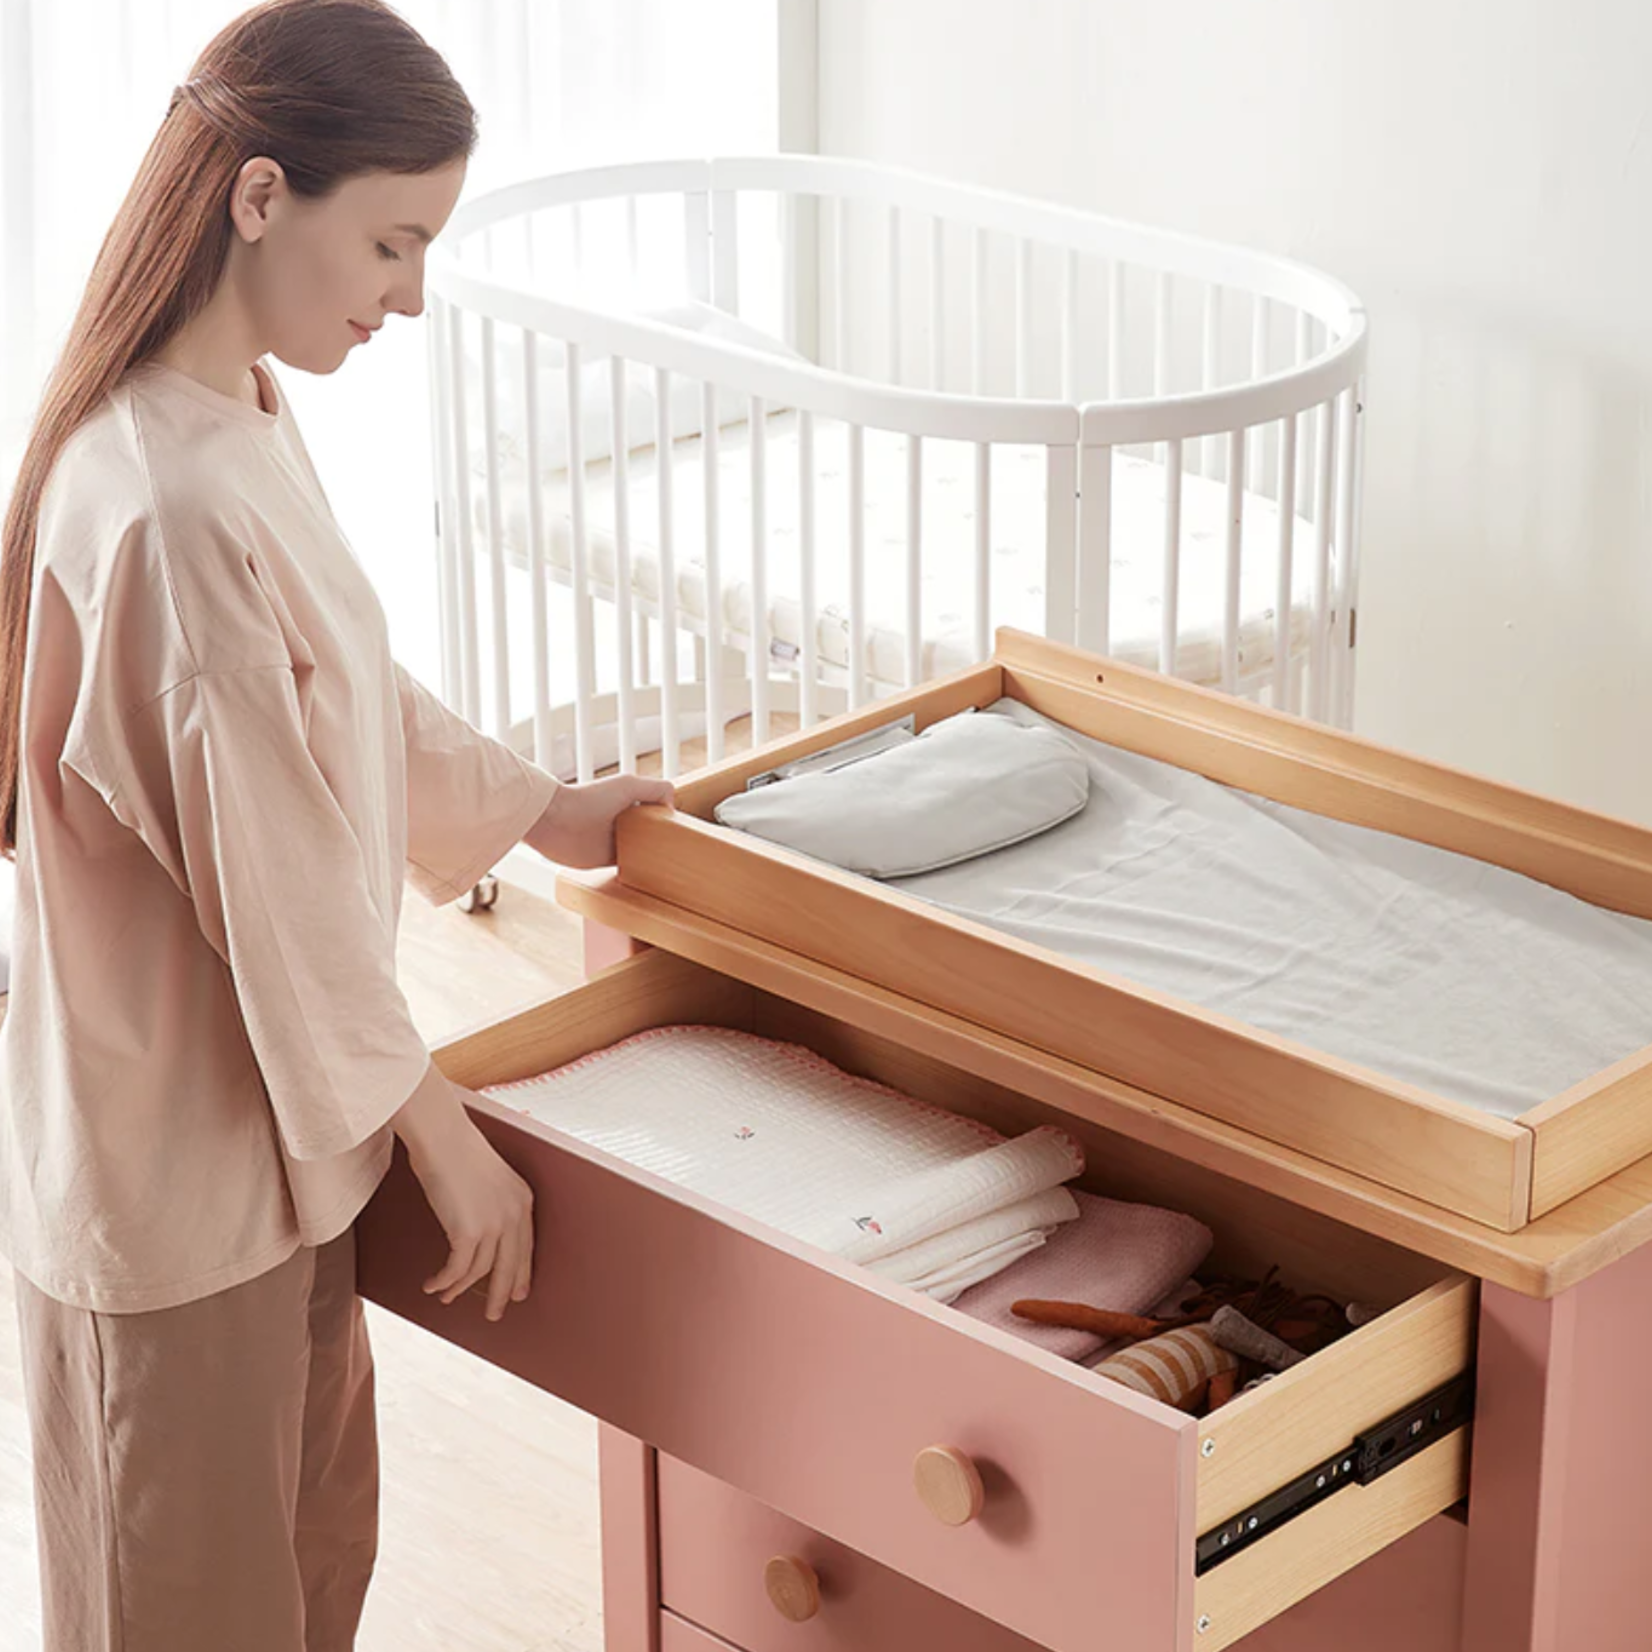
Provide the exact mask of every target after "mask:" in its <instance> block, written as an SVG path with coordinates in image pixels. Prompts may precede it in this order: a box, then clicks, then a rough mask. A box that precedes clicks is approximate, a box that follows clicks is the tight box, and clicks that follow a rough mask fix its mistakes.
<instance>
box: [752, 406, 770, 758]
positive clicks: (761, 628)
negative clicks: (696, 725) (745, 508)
mask: <svg viewBox="0 0 1652 1652" xmlns="http://www.w3.org/2000/svg"><path fill="white" fill-rule="evenodd" d="M749 417H750V420H751V424H750V426H749V428H750V431H751V737H752V741H753V743H754V744H756V745H759V746H760V745H762V743H763V742H764V741H765V740H767V739H768V737H769V427H768V425H767V423H766V422H765V415H764V409H763V398H762V397H761V396H753V397H752V398H751V410H750V414H749Z"/></svg>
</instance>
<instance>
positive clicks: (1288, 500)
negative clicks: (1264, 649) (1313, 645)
mask: <svg viewBox="0 0 1652 1652" xmlns="http://www.w3.org/2000/svg"><path fill="white" fill-rule="evenodd" d="M1297 423H1298V415H1297V414H1294V413H1292V414H1288V415H1287V416H1286V417H1285V418H1284V419H1282V420H1281V421H1280V425H1279V557H1278V563H1277V568H1278V574H1277V583H1276V584H1275V586H1274V599H1273V625H1274V631H1273V703H1274V705H1275V706H1276V707H1277V708H1278V709H1279V710H1280V711H1295V710H1296V704H1295V701H1294V699H1293V697H1292V693H1291V690H1292V689H1293V687H1294V686H1295V678H1294V676H1293V674H1292V672H1291V650H1292V648H1293V647H1294V646H1295V636H1296V628H1295V623H1294V621H1295V616H1296V594H1295V586H1294V579H1293V573H1292V567H1291V563H1292V558H1293V554H1294V551H1295V546H1296V509H1295V501H1296V431H1297Z"/></svg>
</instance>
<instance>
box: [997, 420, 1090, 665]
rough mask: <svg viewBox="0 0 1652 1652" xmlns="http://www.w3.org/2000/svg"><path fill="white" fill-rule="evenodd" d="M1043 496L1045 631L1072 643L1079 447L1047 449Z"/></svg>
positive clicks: (1076, 585)
mask: <svg viewBox="0 0 1652 1652" xmlns="http://www.w3.org/2000/svg"><path fill="white" fill-rule="evenodd" d="M1044 497H1045V500H1046V505H1045V520H1044V634H1045V636H1047V637H1049V638H1051V639H1052V640H1053V641H1055V642H1065V643H1070V642H1072V640H1073V627H1074V625H1075V624H1076V623H1077V610H1078V568H1077V558H1078V449H1077V448H1076V447H1068V446H1065V445H1058V446H1054V447H1048V448H1046V449H1045V450H1044ZM983 657H984V656H983Z"/></svg>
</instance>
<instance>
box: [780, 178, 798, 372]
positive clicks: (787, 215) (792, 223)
mask: <svg viewBox="0 0 1652 1652" xmlns="http://www.w3.org/2000/svg"><path fill="white" fill-rule="evenodd" d="M800 233H801V231H800V223H799V213H798V199H797V196H796V195H794V194H793V193H792V192H791V191H790V190H786V191H784V192H782V194H781V196H780V284H781V295H780V314H781V317H782V323H781V331H782V334H783V336H784V337H785V340H786V344H787V346H788V347H789V348H791V349H793V350H796V349H798V348H799V345H798V340H799V339H800V338H801V337H802V336H803V328H802V324H801V321H800V300H799V298H798V288H797V266H798V259H799V256H800V254H799V250H798V239H799V235H800Z"/></svg>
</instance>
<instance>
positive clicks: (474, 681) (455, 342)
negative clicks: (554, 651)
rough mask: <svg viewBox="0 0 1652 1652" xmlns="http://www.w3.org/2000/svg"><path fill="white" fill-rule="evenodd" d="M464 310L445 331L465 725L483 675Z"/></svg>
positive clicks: (478, 709)
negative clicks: (450, 393)
mask: <svg viewBox="0 0 1652 1652" xmlns="http://www.w3.org/2000/svg"><path fill="white" fill-rule="evenodd" d="M464 318H465V312H464V311H463V310H459V309H455V310H453V311H452V312H451V320H452V323H453V325H452V326H451V328H450V329H449V331H448V350H449V364H450V371H451V373H452V375H453V456H454V462H453V484H454V490H455V492H456V494H457V496H458V511H457V513H456V514H457V515H458V518H459V521H458V540H459V567H458V569H457V570H456V578H457V584H458V587H459V603H458V612H459V635H458V641H459V684H460V688H461V690H462V692H461V696H460V700H459V711H460V713H461V715H462V716H463V717H464V718H465V719H466V721H467V722H471V723H478V724H479V723H480V722H481V720H482V674H481V662H480V659H479V655H480V652H481V650H480V648H479V647H478V638H477V635H476V572H477V570H476V542H475V522H474V519H473V517H472V514H471V497H470V426H469V423H468V421H467V417H466V408H465V401H466V397H465V356H464Z"/></svg>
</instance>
